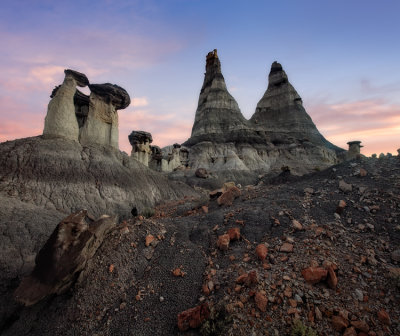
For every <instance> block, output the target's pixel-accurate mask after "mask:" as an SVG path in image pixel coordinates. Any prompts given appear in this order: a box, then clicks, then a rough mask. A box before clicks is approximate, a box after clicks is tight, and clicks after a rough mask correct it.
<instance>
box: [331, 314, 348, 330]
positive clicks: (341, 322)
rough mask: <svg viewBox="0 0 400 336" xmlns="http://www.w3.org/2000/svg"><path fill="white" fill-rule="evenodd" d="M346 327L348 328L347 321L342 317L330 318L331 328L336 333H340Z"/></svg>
mask: <svg viewBox="0 0 400 336" xmlns="http://www.w3.org/2000/svg"><path fill="white" fill-rule="evenodd" d="M348 326H349V321H348V320H346V319H345V318H344V317H342V316H333V317H332V327H333V329H335V330H336V331H339V332H342V331H343V330H344V329H346V328H347V327H348Z"/></svg>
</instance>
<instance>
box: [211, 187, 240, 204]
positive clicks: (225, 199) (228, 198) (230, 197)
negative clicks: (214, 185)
mask: <svg viewBox="0 0 400 336" xmlns="http://www.w3.org/2000/svg"><path fill="white" fill-rule="evenodd" d="M240 194H241V192H240V189H239V188H237V187H235V186H233V187H229V188H228V189H227V190H226V191H225V192H223V193H222V195H221V196H219V197H218V199H217V203H218V204H219V205H232V203H233V201H234V200H235V198H238V197H239V196H240Z"/></svg>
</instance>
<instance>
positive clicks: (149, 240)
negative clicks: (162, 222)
mask: <svg viewBox="0 0 400 336" xmlns="http://www.w3.org/2000/svg"><path fill="white" fill-rule="evenodd" d="M154 240H155V238H154V236H153V235H151V234H149V235H147V236H146V242H145V245H146V246H150V244H151V243H152V242H153V241H154Z"/></svg>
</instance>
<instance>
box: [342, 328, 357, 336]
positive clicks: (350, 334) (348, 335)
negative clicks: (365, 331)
mask: <svg viewBox="0 0 400 336" xmlns="http://www.w3.org/2000/svg"><path fill="white" fill-rule="evenodd" d="M343 336H357V332H356V330H355V329H354V327H350V328H347V329H346V330H345V331H344V333H343Z"/></svg>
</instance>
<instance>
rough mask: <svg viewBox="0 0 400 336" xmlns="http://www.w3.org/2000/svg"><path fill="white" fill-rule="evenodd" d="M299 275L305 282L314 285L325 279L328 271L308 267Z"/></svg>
mask: <svg viewBox="0 0 400 336" xmlns="http://www.w3.org/2000/svg"><path fill="white" fill-rule="evenodd" d="M301 274H302V275H303V278H304V279H305V280H306V281H307V282H309V283H311V284H316V283H318V282H320V281H321V280H324V279H325V278H326V277H327V274H328V271H327V270H326V269H325V268H322V267H308V268H305V269H303V270H302V271H301Z"/></svg>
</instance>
